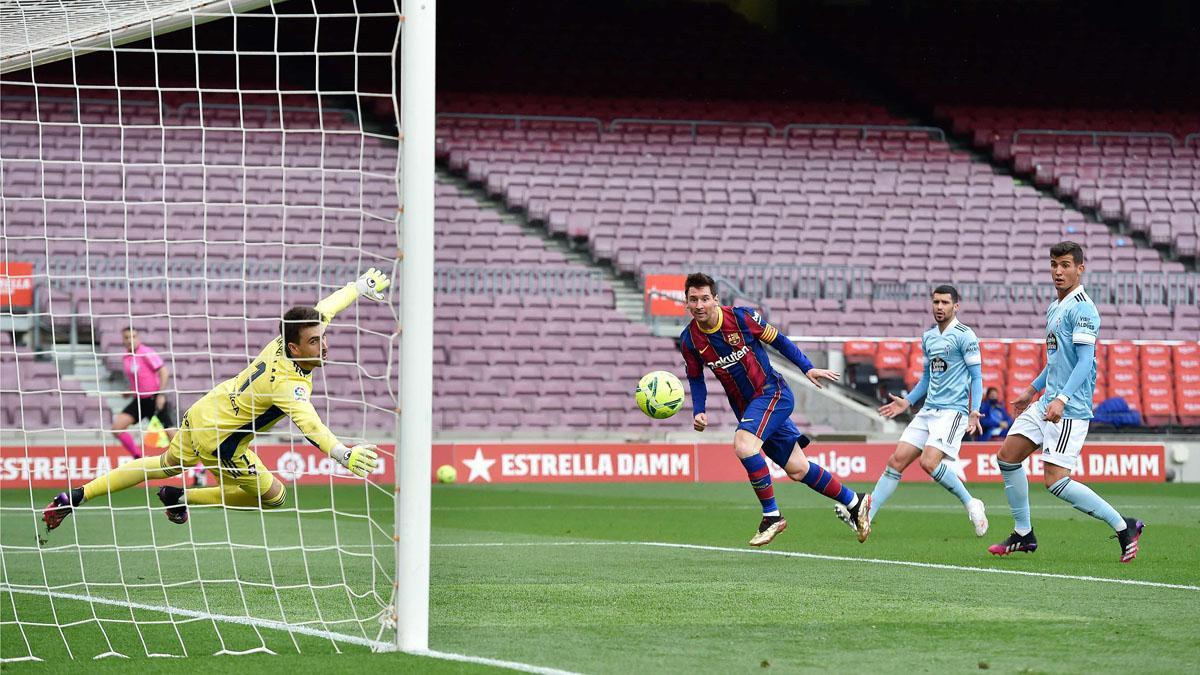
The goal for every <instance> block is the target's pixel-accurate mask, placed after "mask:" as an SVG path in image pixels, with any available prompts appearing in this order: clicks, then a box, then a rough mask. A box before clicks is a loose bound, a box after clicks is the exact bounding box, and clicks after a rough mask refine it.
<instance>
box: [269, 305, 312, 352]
mask: <svg viewBox="0 0 1200 675" xmlns="http://www.w3.org/2000/svg"><path fill="white" fill-rule="evenodd" d="M319 325H321V313H320V312H318V311H317V310H316V308H315V307H303V306H296V307H293V308H291V309H289V310H288V311H287V312H285V313H284V315H283V320H282V321H280V322H279V334H280V335H282V336H283V354H284V356H287V357H289V358H290V357H291V354H289V353H288V348H287V346H288V345H289V344H300V331H302V330H304V329H305V328H311V327H313V326H319Z"/></svg>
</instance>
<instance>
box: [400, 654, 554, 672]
mask: <svg viewBox="0 0 1200 675" xmlns="http://www.w3.org/2000/svg"><path fill="white" fill-rule="evenodd" d="M408 653H409V654H414V655H416V656H430V657H433V658H435V659H443V660H445V661H462V662H464V663H479V664H483V665H485V666H496V667H498V668H508V669H509V670H517V671H520V672H522V673H540V674H541V675H578V673H575V672H573V671H570V670H558V669H557V668H543V667H542V666H531V665H529V664H528V663H519V662H517V661H501V660H499V659H488V658H484V657H482V656H468V655H466V654H453V653H450V652H439V651H436V650H426V651H411V652H408Z"/></svg>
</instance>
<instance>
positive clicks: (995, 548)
mask: <svg viewBox="0 0 1200 675" xmlns="http://www.w3.org/2000/svg"><path fill="white" fill-rule="evenodd" d="M1036 550H1037V537H1035V536H1033V530H1030V531H1029V534H1017V533H1016V531H1013V533H1012V534H1010V535H1008V539H1005V540H1004V541H1002V542H1000V543H999V544H992V545H991V546H989V547H988V553H991V554H992V555H1008V554H1009V553H1016V552H1017V551H1024V552H1026V553H1033V552H1034V551H1036Z"/></svg>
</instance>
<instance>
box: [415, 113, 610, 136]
mask: <svg viewBox="0 0 1200 675" xmlns="http://www.w3.org/2000/svg"><path fill="white" fill-rule="evenodd" d="M437 119H478V120H507V121H510V122H512V123H513V128H514V129H520V128H521V123H522V122H575V123H578V124H594V125H596V132H597V133H600V132H603V131H604V122H602V121H600V119H599V118H596V117H569V116H562V115H513V114H505V113H456V112H444V113H438V114H437Z"/></svg>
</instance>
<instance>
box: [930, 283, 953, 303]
mask: <svg viewBox="0 0 1200 675" xmlns="http://www.w3.org/2000/svg"><path fill="white" fill-rule="evenodd" d="M934 295H949V296H950V301H951V302H954V303H957V302H958V289H957V288H955V287H953V286H951V285H950V284H942V285H941V286H938V287H937V288H935V289H933V293H930V296H934Z"/></svg>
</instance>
